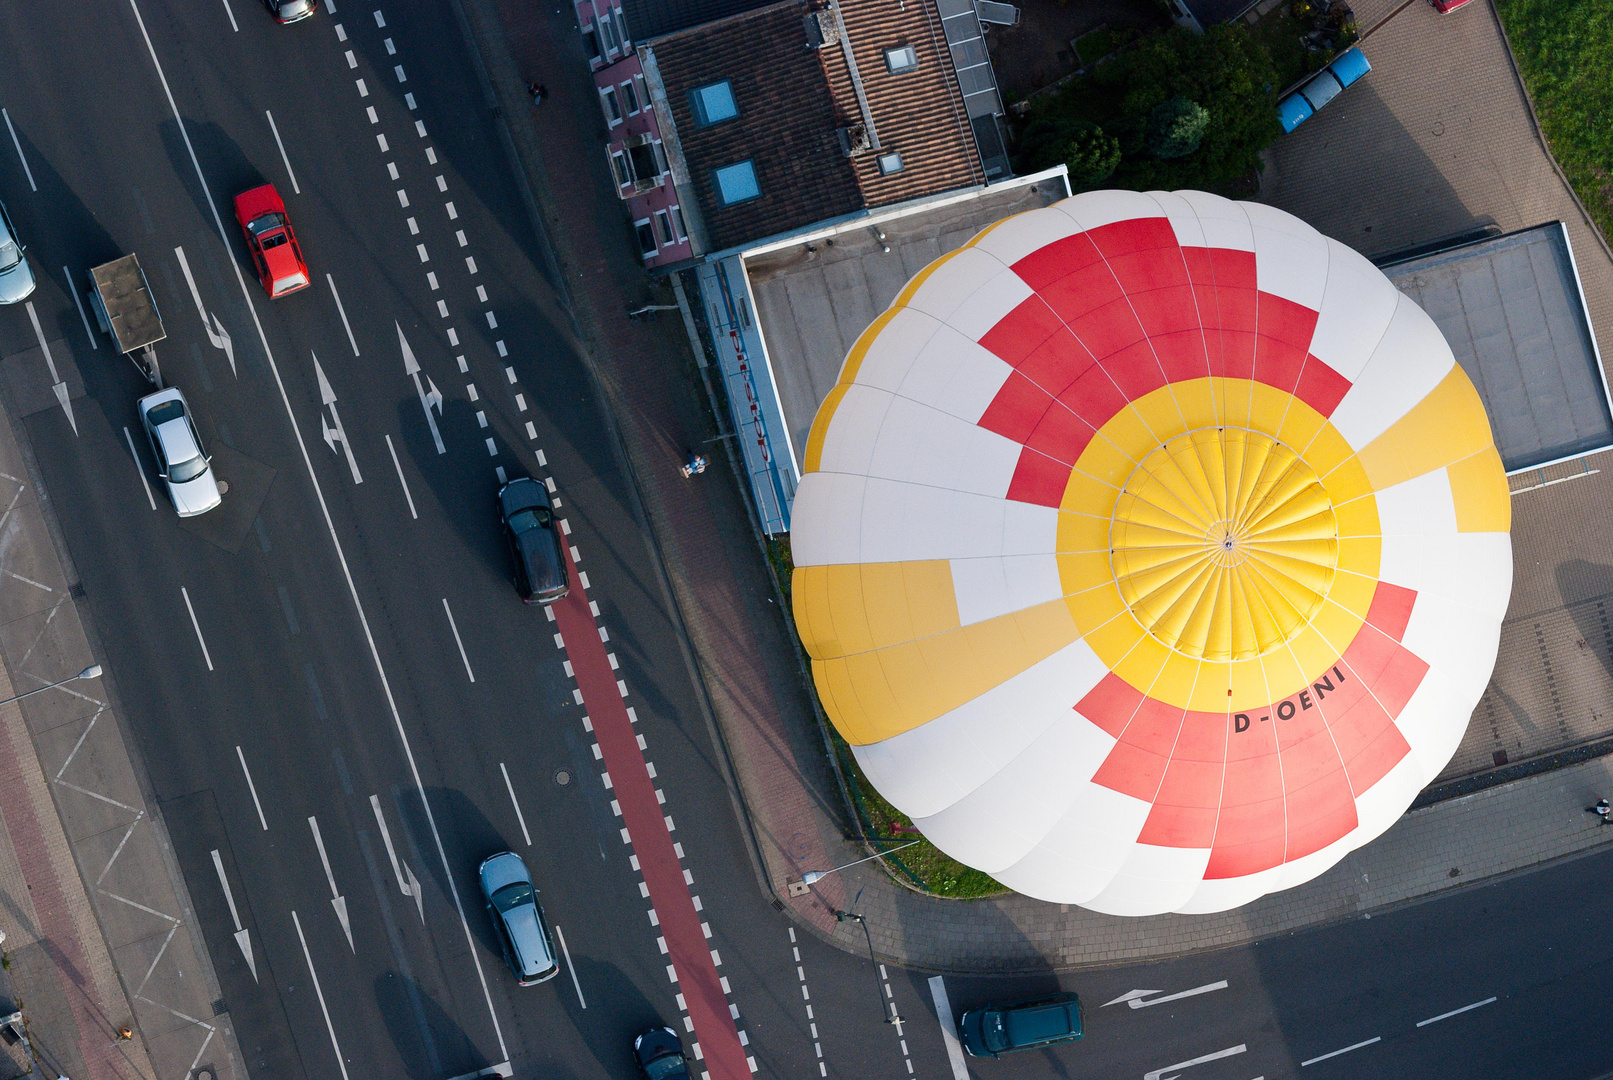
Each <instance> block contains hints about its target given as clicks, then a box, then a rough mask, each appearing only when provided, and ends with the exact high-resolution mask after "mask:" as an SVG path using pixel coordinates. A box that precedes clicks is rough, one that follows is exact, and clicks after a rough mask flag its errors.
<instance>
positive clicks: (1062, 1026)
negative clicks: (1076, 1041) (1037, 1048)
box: [1003, 1001, 1076, 1046]
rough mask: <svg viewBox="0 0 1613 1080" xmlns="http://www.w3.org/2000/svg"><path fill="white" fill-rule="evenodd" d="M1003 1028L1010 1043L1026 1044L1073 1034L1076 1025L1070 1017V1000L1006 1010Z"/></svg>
mask: <svg viewBox="0 0 1613 1080" xmlns="http://www.w3.org/2000/svg"><path fill="white" fill-rule="evenodd" d="M1003 1030H1004V1032H1005V1034H1007V1036H1008V1041H1009V1044H1010V1045H1013V1046H1024V1045H1025V1044H1027V1043H1038V1042H1045V1041H1047V1040H1048V1039H1057V1038H1062V1037H1063V1036H1065V1035H1070V1034H1073V1033H1074V1032H1075V1030H1076V1025H1075V1024H1074V1023H1072V1020H1071V1017H1070V1002H1067V1001H1047V1002H1043V1003H1041V1004H1040V1005H1025V1006H1021V1007H1019V1008H1017V1009H1009V1010H1006V1011H1005V1013H1004V1016H1003Z"/></svg>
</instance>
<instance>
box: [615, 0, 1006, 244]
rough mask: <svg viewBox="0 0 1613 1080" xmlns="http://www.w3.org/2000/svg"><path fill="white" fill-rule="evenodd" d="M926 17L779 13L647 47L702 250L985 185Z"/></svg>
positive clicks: (911, 8)
mask: <svg viewBox="0 0 1613 1080" xmlns="http://www.w3.org/2000/svg"><path fill="white" fill-rule="evenodd" d="M934 3H935V0H908V2H907V3H905V4H899V5H884V4H878V5H876V4H874V3H871V2H869V0H842V2H841V3H840V4H837V5H833V6H830V7H822V6H820V5H815V4H814V3H811V2H808V0H783V2H781V3H774V4H771V5H769V6H767V7H764V8H758V9H756V10H751V11H746V12H743V13H741V14H736V15H731V16H729V17H727V18H724V19H721V20H719V21H717V22H714V23H708V24H706V25H703V26H698V27H694V28H691V29H688V30H682V31H679V32H676V33H672V34H668V35H666V36H663V37H660V38H656V39H654V40H651V41H644V40H642V39H641V41H640V46H639V47H640V54H641V56H643V58H644V66H645V74H646V77H647V78H648V79H649V80H650V82H651V87H652V97H653V98H654V99H655V103H656V108H657V115H658V118H659V119H660V129H661V133H662V138H663V139H664V140H665V141H666V145H667V149H668V156H669V159H670V163H671V168H672V173H673V177H674V180H675V181H676V182H677V183H678V185H679V186H680V187H684V188H687V189H688V190H690V191H691V192H692V193H693V195H694V198H695V202H696V203H697V204H698V208H699V214H698V215H687V214H686V216H687V217H688V218H689V219H690V228H691V230H692V231H693V232H694V234H695V236H696V237H697V239H699V241H700V244H699V246H700V247H701V248H702V249H703V250H704V251H706V252H712V251H721V250H726V249H729V248H735V247H739V246H741V245H743V244H746V243H749V242H754V241H758V240H762V239H765V238H767V237H771V236H777V235H779V234H782V233H788V232H791V231H793V230H796V229H802V228H806V227H809V226H812V225H814V224H817V223H820V222H825V221H833V220H836V219H841V218H845V217H848V216H851V215H854V214H858V213H862V212H865V211H867V210H869V209H872V208H876V207H880V206H886V205H890V204H893V203H900V202H905V201H909V200H912V199H916V198H922V197H924V196H926V195H931V194H934V193H937V192H942V191H949V190H953V189H957V188H964V187H969V186H972V185H976V184H981V183H984V182H985V172H984V170H983V169H982V167H981V164H980V155H979V151H978V150H977V149H976V148H975V142H974V134H973V131H972V129H971V128H970V125H969V121H968V117H967V114H966V110H965V109H964V106H963V100H962V94H961V92H960V90H959V89H958V82H957V75H956V72H955V71H954V69H953V66H952V62H951V57H950V54H949V53H947V52H946V51H945V44H946V43H945V38H944V36H943V35H942V31H941V26H940V16H939V14H938V13H937V11H936V9H935V6H934ZM815 42H816V43H817V47H814V43H815Z"/></svg>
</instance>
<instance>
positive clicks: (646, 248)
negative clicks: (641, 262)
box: [633, 218, 661, 259]
mask: <svg viewBox="0 0 1613 1080" xmlns="http://www.w3.org/2000/svg"><path fill="white" fill-rule="evenodd" d="M633 229H634V231H635V232H637V233H638V250H639V254H640V255H642V256H644V257H645V258H646V259H648V258H650V257H651V256H653V255H654V254H655V253H656V252H657V251H660V250H661V248H660V245H658V244H657V243H656V242H655V230H654V229H652V228H650V219H649V218H645V219H643V220H642V221H635V222H633Z"/></svg>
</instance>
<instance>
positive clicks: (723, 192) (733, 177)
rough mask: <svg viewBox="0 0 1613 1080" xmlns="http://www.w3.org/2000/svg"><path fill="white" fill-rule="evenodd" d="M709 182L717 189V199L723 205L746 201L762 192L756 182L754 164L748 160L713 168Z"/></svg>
mask: <svg viewBox="0 0 1613 1080" xmlns="http://www.w3.org/2000/svg"><path fill="white" fill-rule="evenodd" d="M711 183H712V186H713V187H715V188H716V189H717V201H718V202H720V203H722V204H723V205H724V206H733V205H734V204H735V203H742V202H746V201H747V200H750V199H754V198H757V197H759V196H760V195H761V194H762V189H761V187H760V186H758V185H757V183H756V166H754V165H752V164H751V163H750V162H749V161H741V162H739V163H737V164H734V165H724V166H723V167H722V168H720V169H713V170H712V172H711Z"/></svg>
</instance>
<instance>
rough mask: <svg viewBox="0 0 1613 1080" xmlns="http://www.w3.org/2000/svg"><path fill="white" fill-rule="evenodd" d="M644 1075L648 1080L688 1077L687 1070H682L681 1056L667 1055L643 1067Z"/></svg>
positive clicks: (671, 1079) (669, 1079) (670, 1079)
mask: <svg viewBox="0 0 1613 1080" xmlns="http://www.w3.org/2000/svg"><path fill="white" fill-rule="evenodd" d="M644 1075H645V1076H648V1077H649V1078H650V1080H674V1078H676V1077H682V1076H688V1075H689V1070H688V1069H686V1068H684V1065H683V1055H682V1054H667V1055H666V1056H664V1057H658V1058H656V1059H655V1060H654V1061H652V1062H650V1063H649V1064H648V1065H646V1066H644Z"/></svg>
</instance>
